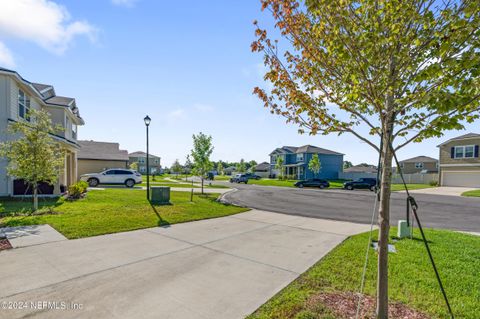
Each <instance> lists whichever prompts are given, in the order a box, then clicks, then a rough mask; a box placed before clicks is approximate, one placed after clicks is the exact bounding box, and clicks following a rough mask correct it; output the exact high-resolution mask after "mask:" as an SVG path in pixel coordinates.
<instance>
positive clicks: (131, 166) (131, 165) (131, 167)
mask: <svg viewBox="0 0 480 319" xmlns="http://www.w3.org/2000/svg"><path fill="white" fill-rule="evenodd" d="M130 169H133V170H134V171H138V162H133V163H131V164H130Z"/></svg>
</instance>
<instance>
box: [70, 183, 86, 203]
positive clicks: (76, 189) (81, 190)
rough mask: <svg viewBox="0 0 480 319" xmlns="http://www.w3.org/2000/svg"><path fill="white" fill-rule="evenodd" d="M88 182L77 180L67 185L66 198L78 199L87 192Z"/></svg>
mask: <svg viewBox="0 0 480 319" xmlns="http://www.w3.org/2000/svg"><path fill="white" fill-rule="evenodd" d="M87 187H88V183H87V182H84V181H79V182H77V183H75V184H72V185H70V186H69V187H68V198H69V199H79V198H81V197H83V195H84V194H85V193H86V192H87Z"/></svg>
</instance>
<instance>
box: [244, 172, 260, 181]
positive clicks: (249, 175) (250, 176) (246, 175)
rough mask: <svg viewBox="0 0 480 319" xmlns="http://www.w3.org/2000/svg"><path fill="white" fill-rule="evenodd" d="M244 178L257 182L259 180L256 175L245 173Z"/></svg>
mask: <svg viewBox="0 0 480 319" xmlns="http://www.w3.org/2000/svg"><path fill="white" fill-rule="evenodd" d="M245 177H246V178H248V179H256V180H259V179H260V178H261V177H260V176H258V175H256V174H253V173H246V174H245Z"/></svg>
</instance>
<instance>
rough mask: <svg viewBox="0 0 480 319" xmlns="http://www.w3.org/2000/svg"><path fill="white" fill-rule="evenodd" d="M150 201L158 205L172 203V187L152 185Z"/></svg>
mask: <svg viewBox="0 0 480 319" xmlns="http://www.w3.org/2000/svg"><path fill="white" fill-rule="evenodd" d="M150 202H151V203H152V204H156V205H162V204H163V205H164V204H170V187H168V186H153V187H150Z"/></svg>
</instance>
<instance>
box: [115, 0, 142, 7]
mask: <svg viewBox="0 0 480 319" xmlns="http://www.w3.org/2000/svg"><path fill="white" fill-rule="evenodd" d="M111 1H112V3H113V4H114V5H116V6H122V7H127V8H131V7H133V6H135V3H137V0H111Z"/></svg>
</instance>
